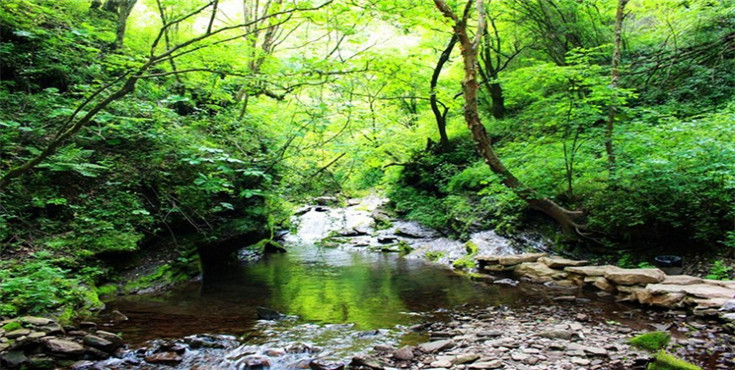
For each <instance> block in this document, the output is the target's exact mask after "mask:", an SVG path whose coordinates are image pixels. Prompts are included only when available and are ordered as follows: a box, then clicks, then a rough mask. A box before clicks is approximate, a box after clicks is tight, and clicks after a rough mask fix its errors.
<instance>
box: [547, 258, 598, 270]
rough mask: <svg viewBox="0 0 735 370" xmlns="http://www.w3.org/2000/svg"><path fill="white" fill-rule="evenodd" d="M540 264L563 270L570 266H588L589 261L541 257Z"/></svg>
mask: <svg viewBox="0 0 735 370" xmlns="http://www.w3.org/2000/svg"><path fill="white" fill-rule="evenodd" d="M538 262H541V263H543V264H545V265H546V266H549V267H551V268H553V269H563V268H565V267H569V266H585V265H588V264H589V262H588V261H576V260H570V259H567V258H561V257H541V258H539V259H538Z"/></svg>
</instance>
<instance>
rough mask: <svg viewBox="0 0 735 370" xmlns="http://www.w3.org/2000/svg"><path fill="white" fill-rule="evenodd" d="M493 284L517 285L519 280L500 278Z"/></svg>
mask: <svg viewBox="0 0 735 370" xmlns="http://www.w3.org/2000/svg"><path fill="white" fill-rule="evenodd" d="M493 284H497V285H509V286H516V285H518V281H517V280H513V279H500V280H495V281H493Z"/></svg>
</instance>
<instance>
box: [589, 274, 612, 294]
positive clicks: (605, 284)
mask: <svg viewBox="0 0 735 370" xmlns="http://www.w3.org/2000/svg"><path fill="white" fill-rule="evenodd" d="M591 278H592V279H594V282H592V285H594V287H595V288H597V289H600V290H602V291H603V292H607V293H610V294H612V293H615V291H616V290H617V289H616V288H615V285H613V284H611V283H610V280H607V279H605V278H604V277H602V276H595V277H591ZM586 279H587V278H585V281H586Z"/></svg>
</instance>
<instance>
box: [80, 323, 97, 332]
mask: <svg viewBox="0 0 735 370" xmlns="http://www.w3.org/2000/svg"><path fill="white" fill-rule="evenodd" d="M79 327H80V328H82V329H84V330H94V329H97V323H94V322H91V321H82V322H80V323H79Z"/></svg>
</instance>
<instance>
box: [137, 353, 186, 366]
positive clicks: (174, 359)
mask: <svg viewBox="0 0 735 370" xmlns="http://www.w3.org/2000/svg"><path fill="white" fill-rule="evenodd" d="M181 360H182V359H181V356H179V355H178V354H176V353H175V352H159V353H154V354H152V355H150V356H145V361H146V362H147V363H150V364H162V365H176V364H178V363H179V362H181Z"/></svg>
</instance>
